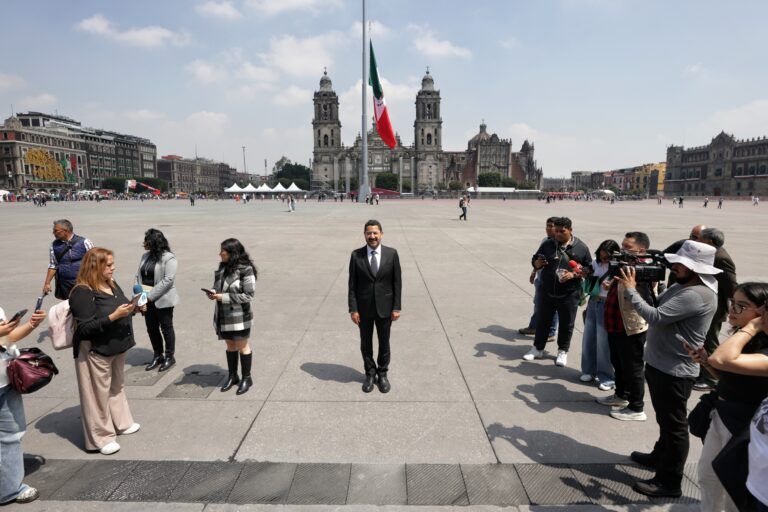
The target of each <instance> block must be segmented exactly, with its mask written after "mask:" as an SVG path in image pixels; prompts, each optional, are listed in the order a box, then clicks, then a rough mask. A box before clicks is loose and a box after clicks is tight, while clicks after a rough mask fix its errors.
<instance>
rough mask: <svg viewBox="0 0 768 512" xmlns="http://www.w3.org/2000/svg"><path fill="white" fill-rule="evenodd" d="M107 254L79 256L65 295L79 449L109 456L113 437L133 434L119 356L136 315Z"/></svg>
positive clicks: (128, 342) (113, 448) (97, 250)
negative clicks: (74, 375) (78, 417)
mask: <svg viewBox="0 0 768 512" xmlns="http://www.w3.org/2000/svg"><path fill="white" fill-rule="evenodd" d="M114 272H115V258H114V254H113V253H112V251H110V250H108V249H103V248H101V247H94V248H93V249H91V250H90V251H88V252H87V253H86V254H85V257H84V258H83V261H82V263H81V265H80V271H79V272H78V274H77V282H76V284H75V287H74V288H73V289H72V292H71V293H70V295H69V306H70V310H71V311H72V316H73V317H74V319H75V324H76V326H77V327H76V330H75V336H74V339H73V343H72V348H73V352H74V356H75V371H76V373H77V387H78V391H79V394H80V408H81V409H82V418H83V432H84V434H85V449H86V450H93V451H96V450H98V451H100V452H101V453H102V454H104V455H111V454H113V453H115V452H117V451H118V450H119V449H120V445H119V444H118V443H117V441H116V439H117V435H118V434H133V433H134V432H136V431H138V430H139V428H140V425H139V424H138V423H135V422H134V421H133V416H131V410H130V409H129V408H128V400H127V398H126V396H125V389H124V386H125V353H126V352H127V351H128V349H130V348H131V347H133V346H134V345H135V344H136V342H135V341H134V338H133V325H132V322H131V319H132V317H133V315H134V314H135V312H136V311H137V308H136V306H135V305H134V303H133V302H131V301H129V300H128V298H127V297H126V296H125V294H124V293H123V290H122V289H121V288H120V286H119V285H118V284H117V283H116V282H115V280H114V279H113V274H114Z"/></svg>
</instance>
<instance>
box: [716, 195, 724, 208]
mask: <svg viewBox="0 0 768 512" xmlns="http://www.w3.org/2000/svg"><path fill="white" fill-rule="evenodd" d="M717 209H718V210H722V209H723V198H722V197H721V198H720V199H718V200H717Z"/></svg>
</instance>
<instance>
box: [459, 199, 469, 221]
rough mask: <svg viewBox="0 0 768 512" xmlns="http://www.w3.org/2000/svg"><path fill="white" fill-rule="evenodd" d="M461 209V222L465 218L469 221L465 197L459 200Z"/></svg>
mask: <svg viewBox="0 0 768 512" xmlns="http://www.w3.org/2000/svg"><path fill="white" fill-rule="evenodd" d="M459 208H460V209H461V215H459V220H461V219H462V218H463V219H464V220H465V221H466V220H467V200H466V199H464V196H461V199H459Z"/></svg>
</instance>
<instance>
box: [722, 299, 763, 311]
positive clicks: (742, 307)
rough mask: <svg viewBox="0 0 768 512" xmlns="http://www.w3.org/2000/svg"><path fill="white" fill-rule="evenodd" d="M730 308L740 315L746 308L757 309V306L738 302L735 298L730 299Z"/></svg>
mask: <svg viewBox="0 0 768 512" xmlns="http://www.w3.org/2000/svg"><path fill="white" fill-rule="evenodd" d="M728 309H729V310H731V311H733V312H734V313H736V314H737V315H740V314H742V313H743V312H744V310H745V309H757V307H755V306H751V305H748V304H747V305H745V304H739V303H738V302H734V301H733V300H728Z"/></svg>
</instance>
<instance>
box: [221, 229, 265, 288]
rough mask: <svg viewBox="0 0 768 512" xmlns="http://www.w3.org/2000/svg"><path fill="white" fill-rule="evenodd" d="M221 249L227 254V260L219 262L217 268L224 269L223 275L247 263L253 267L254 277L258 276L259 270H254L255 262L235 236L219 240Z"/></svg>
mask: <svg viewBox="0 0 768 512" xmlns="http://www.w3.org/2000/svg"><path fill="white" fill-rule="evenodd" d="M221 249H222V250H224V251H226V252H227V253H228V254H229V261H228V262H226V263H224V262H223V261H222V262H221V263H220V264H219V270H224V274H225V275H229V274H232V273H233V272H235V270H237V267H238V266H240V265H247V266H250V267H251V268H252V269H253V277H254V279H258V278H259V272H258V270H256V264H255V263H254V262H253V260H252V259H251V257H250V255H249V254H248V251H246V250H245V247H243V244H241V243H240V240H238V239H237V238H227V239H226V240H224V241H223V242H221Z"/></svg>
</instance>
